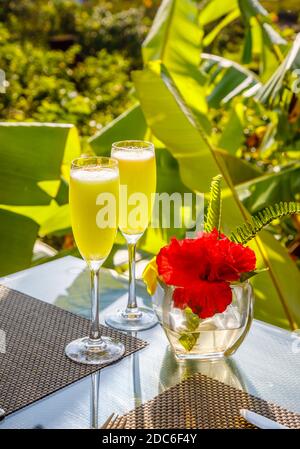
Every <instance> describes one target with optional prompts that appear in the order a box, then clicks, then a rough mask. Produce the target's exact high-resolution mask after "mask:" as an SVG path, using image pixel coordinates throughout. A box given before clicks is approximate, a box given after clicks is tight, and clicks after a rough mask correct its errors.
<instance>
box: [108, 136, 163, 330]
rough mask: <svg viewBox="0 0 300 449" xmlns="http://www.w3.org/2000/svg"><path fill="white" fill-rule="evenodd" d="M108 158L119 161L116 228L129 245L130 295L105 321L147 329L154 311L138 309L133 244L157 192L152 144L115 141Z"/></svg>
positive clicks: (144, 225)
mask: <svg viewBox="0 0 300 449" xmlns="http://www.w3.org/2000/svg"><path fill="white" fill-rule="evenodd" d="M111 156H112V157H113V158H114V159H117V160H118V162H119V170H120V187H121V190H120V192H121V193H120V220H119V228H120V231H121V232H122V234H123V236H124V237H125V239H126V241H127V244H128V257H129V293H128V302H127V307H126V309H125V310H117V311H116V312H115V313H114V314H112V315H109V316H107V317H106V319H105V322H106V324H108V325H109V326H111V327H113V328H115V329H120V330H123V331H133V332H134V331H140V330H145V329H149V328H151V327H153V326H154V325H155V324H156V323H157V318H156V316H155V314H154V312H153V310H151V309H149V308H147V307H138V304H137V298H136V290H135V254H136V244H137V241H138V240H139V239H140V237H141V236H142V235H143V233H144V232H145V230H146V229H147V226H148V224H149V221H150V218H151V214H152V200H153V197H152V195H154V193H155V191H156V163H155V151H154V145H153V144H152V143H150V142H144V141H141V140H126V141H121V142H115V143H113V145H112V151H111ZM124 189H125V190H124ZM137 204H139V205H140V210H139V212H137V211H136V209H137V207H138V206H137Z"/></svg>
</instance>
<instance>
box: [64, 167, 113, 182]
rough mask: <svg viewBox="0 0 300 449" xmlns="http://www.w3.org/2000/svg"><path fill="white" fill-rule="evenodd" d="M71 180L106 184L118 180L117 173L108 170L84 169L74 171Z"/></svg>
mask: <svg viewBox="0 0 300 449" xmlns="http://www.w3.org/2000/svg"><path fill="white" fill-rule="evenodd" d="M71 178H73V179H75V180H76V181H79V182H87V183H94V182H96V183H98V182H106V181H109V180H113V179H116V178H118V172H117V171H116V170H113V169H110V168H98V169H95V168H85V169H84V170H74V171H73V172H72V173H71Z"/></svg>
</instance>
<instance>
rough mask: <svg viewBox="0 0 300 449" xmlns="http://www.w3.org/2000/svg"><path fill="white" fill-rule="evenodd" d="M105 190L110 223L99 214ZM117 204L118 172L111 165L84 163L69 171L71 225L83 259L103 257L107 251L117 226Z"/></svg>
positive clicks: (96, 259) (107, 253)
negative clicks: (81, 167)
mask: <svg viewBox="0 0 300 449" xmlns="http://www.w3.org/2000/svg"><path fill="white" fill-rule="evenodd" d="M102 194H104V195H103V196H102ZM106 194H109V195H111V201H112V202H113V204H111V205H110V208H111V209H110V210H111V214H112V216H111V217H110V218H111V223H109V222H108V220H105V217H104V216H103V214H101V208H100V206H105V204H103V202H104V200H105V195H106ZM109 195H107V200H108V199H109ZM101 201H102V203H101ZM118 204H119V175H118V172H117V171H116V170H115V169H113V168H109V167H100V168H99V167H88V168H86V169H83V170H73V171H72V173H71V180H70V207H71V221H72V228H73V233H74V237H75V241H76V244H77V246H78V249H79V251H80V253H81V255H82V257H83V258H84V259H85V260H86V261H88V262H89V261H99V260H105V259H106V258H107V256H108V255H109V253H110V251H111V248H112V246H113V243H114V240H115V237H116V233H117V228H118ZM113 209H114V210H113ZM102 218H103V220H102ZM101 221H102V223H101ZM109 224H110V226H109Z"/></svg>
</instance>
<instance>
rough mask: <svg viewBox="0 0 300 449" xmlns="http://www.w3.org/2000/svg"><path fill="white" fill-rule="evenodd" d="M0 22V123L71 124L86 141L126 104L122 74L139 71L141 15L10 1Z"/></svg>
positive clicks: (64, 2) (127, 84) (129, 100)
mask: <svg viewBox="0 0 300 449" xmlns="http://www.w3.org/2000/svg"><path fill="white" fill-rule="evenodd" d="M96 3H98V4H96ZM0 18H2V20H3V23H2V22H0V60H1V69H2V70H4V71H5V73H6V79H7V81H8V83H9V86H8V88H7V90H6V95H5V96H2V98H1V100H2V101H1V103H0V120H1V119H2V120H8V121H40V122H60V123H72V124H74V125H76V126H77V127H78V129H79V130H80V132H81V134H82V135H83V136H90V135H91V134H94V133H95V132H97V131H99V129H101V128H102V126H104V125H106V124H108V123H109V122H110V121H112V120H113V119H114V118H115V117H116V116H118V115H120V114H121V113H122V112H123V111H124V110H125V109H127V108H128V107H130V106H131V105H132V104H133V103H134V101H135V100H134V98H133V97H132V94H131V89H132V83H131V81H130V70H132V69H133V68H136V67H139V66H140V65H141V49H140V46H141V43H142V40H143V38H144V37H145V34H146V31H147V28H148V25H147V23H148V19H147V17H146V16H145V10H144V8H143V7H139V8H130V9H128V10H125V11H114V9H113V6H112V4H110V3H104V2H102V3H101V4H100V5H99V2H95V5H92V4H91V3H90V2H88V3H83V4H80V3H79V2H74V1H70V0H61V1H58V2H57V1H55V0H52V1H49V2H44V1H40V0H38V1H16V2H15V1H11V2H9V5H7V7H5V8H3V9H2V11H1V10H0Z"/></svg>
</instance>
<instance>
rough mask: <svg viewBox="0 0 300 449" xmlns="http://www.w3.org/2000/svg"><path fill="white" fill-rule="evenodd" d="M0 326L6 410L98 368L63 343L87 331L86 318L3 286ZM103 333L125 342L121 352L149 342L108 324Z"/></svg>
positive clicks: (0, 378) (0, 395) (0, 387)
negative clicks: (68, 353)
mask: <svg viewBox="0 0 300 449" xmlns="http://www.w3.org/2000/svg"><path fill="white" fill-rule="evenodd" d="M0 330H1V335H2V336H3V331H4V332H5V340H6V351H5V353H3V338H1V340H2V348H1V347H0V407H1V408H2V409H4V410H5V413H6V415H8V414H9V413H12V412H13V411H16V410H18V409H20V408H21V407H24V406H26V405H28V404H31V403H32V402H34V401H37V400H38V399H41V398H43V397H45V396H47V395H49V394H50V393H53V392H54V391H57V390H59V389H61V388H63V387H65V386H66V385H69V384H71V383H73V382H75V381H76V380H79V379H81V378H83V377H85V376H87V375H89V374H91V373H93V372H95V371H98V370H99V366H98V367H97V366H90V365H81V364H78V363H75V362H73V361H71V360H69V359H68V358H67V357H66V356H65V354H64V350H65V346H66V344H67V343H69V342H70V341H72V340H74V339H76V338H79V337H83V336H85V335H88V331H89V320H87V319H85V318H82V317H80V316H77V315H74V314H73V313H71V312H67V311H65V310H63V309H61V308H59V307H56V306H54V305H52V304H47V303H45V302H43V301H40V300H38V299H35V298H32V297H31V296H28V295H24V294H23V293H20V292H18V291H16V290H12V289H9V288H7V287H5V286H3V285H0ZM101 332H102V334H103V335H106V336H109V337H112V338H115V339H116V340H119V341H121V342H122V343H123V344H124V345H125V354H124V357H125V356H127V355H129V354H132V353H133V352H135V351H138V350H139V349H142V348H144V347H145V346H146V345H147V343H146V342H144V341H142V340H140V339H137V338H134V337H131V336H129V335H127V334H124V333H122V332H118V331H115V330H113V329H110V328H108V327H106V326H101ZM1 335H0V337H1ZM104 366H106V365H103V366H101V368H103V367H104Z"/></svg>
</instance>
